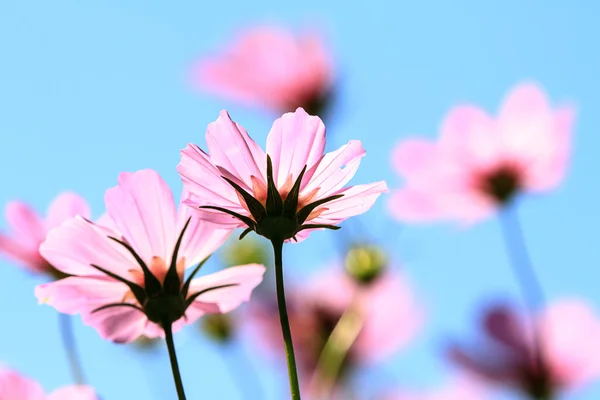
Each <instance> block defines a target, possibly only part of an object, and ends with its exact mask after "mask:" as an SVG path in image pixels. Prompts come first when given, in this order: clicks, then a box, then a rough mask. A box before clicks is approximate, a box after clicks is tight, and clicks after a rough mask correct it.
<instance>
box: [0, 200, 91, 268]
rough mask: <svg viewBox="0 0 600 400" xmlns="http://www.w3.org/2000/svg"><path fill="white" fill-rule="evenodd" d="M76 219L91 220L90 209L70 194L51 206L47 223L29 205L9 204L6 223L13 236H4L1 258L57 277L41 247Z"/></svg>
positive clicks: (17, 202) (47, 214)
mask: <svg viewBox="0 0 600 400" xmlns="http://www.w3.org/2000/svg"><path fill="white" fill-rule="evenodd" d="M76 215H81V216H82V217H84V218H89V216H90V209H89V207H88V204H87V203H86V201H85V200H84V199H83V198H81V197H80V196H78V195H77V194H75V193H70V192H65V193H62V194H60V195H59V196H58V197H57V198H56V199H55V200H54V201H53V202H52V204H50V207H49V208H48V212H47V213H46V218H45V219H43V218H42V217H40V216H39V215H38V213H36V212H35V211H34V210H33V209H32V208H31V207H30V206H29V205H27V204H25V203H22V202H20V201H12V202H10V203H8V205H7V206H6V220H7V221H8V224H9V226H10V228H11V229H12V232H11V234H10V235H7V234H3V233H0V254H4V255H5V256H7V257H9V258H11V259H12V260H14V261H16V262H18V263H19V264H20V265H22V266H23V267H24V268H26V269H28V270H29V271H31V272H35V273H48V274H54V273H55V272H57V271H56V270H55V269H54V268H53V267H52V266H51V265H50V264H49V263H48V262H47V261H46V260H44V258H43V257H42V256H41V255H40V252H39V247H40V244H42V242H43V241H44V239H45V238H46V234H47V233H48V231H49V230H50V229H52V228H55V227H57V226H59V225H60V224H61V223H62V222H64V221H65V220H67V219H68V218H71V217H74V216H76Z"/></svg>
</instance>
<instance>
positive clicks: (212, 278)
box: [188, 264, 265, 323]
mask: <svg viewBox="0 0 600 400" xmlns="http://www.w3.org/2000/svg"><path fill="white" fill-rule="evenodd" d="M264 273H265V267H264V266H262V265H259V264H248V265H242V266H237V267H229V268H226V269H224V270H221V271H218V272H215V273H213V274H210V275H205V276H202V277H200V278H196V279H194V280H193V281H192V283H191V285H190V291H189V294H190V295H193V294H194V293H198V292H200V291H202V290H205V289H208V288H211V287H215V286H221V285H229V284H235V285H236V286H231V287H227V288H222V289H216V290H211V291H209V292H207V293H205V294H202V295H200V296H198V298H197V299H196V301H195V302H194V303H192V305H191V306H190V308H193V309H200V310H204V309H205V304H209V305H213V304H214V305H216V306H217V307H218V311H219V312H221V313H228V312H230V311H232V310H234V309H235V308H237V307H239V306H240V305H241V304H242V303H243V302H246V301H248V300H250V295H251V294H252V290H254V288H255V287H256V286H258V285H259V284H260V282H261V281H262V278H263V275H264ZM190 311H192V312H193V310H190ZM214 311H215V309H214V308H211V309H209V310H208V312H214ZM192 317H193V315H192V316H191V317H190V316H189V315H188V320H189V322H190V323H191V322H193V321H192V320H191V318H192Z"/></svg>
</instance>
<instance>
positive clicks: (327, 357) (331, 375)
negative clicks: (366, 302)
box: [311, 292, 364, 399]
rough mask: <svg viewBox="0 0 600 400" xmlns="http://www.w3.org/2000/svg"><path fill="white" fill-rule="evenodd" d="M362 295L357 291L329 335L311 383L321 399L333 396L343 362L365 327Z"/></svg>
mask: <svg viewBox="0 0 600 400" xmlns="http://www.w3.org/2000/svg"><path fill="white" fill-rule="evenodd" d="M360 296H361V293H360V292H356V294H355V295H354V300H353V301H352V304H351V305H350V306H349V307H348V309H347V310H346V311H345V312H344V314H343V315H342V317H341V318H340V320H339V321H338V323H337V324H336V326H335V328H334V329H333V331H332V332H331V334H330V335H329V338H328V339H327V342H325V346H324V347H323V350H322V351H321V354H320V356H319V360H318V362H317V367H316V368H315V372H314V375H313V381H312V385H311V387H312V388H313V389H314V390H316V393H317V395H318V398H319V399H321V398H322V399H330V398H331V397H332V392H333V389H334V388H335V384H336V381H337V378H338V376H339V373H340V371H341V369H342V365H343V362H344V360H345V359H346V357H347V355H348V352H349V351H350V348H351V347H352V345H353V344H354V343H355V342H356V339H357V338H358V335H359V334H360V331H361V330H362V328H363V325H364V316H363V312H362V310H361V308H360Z"/></svg>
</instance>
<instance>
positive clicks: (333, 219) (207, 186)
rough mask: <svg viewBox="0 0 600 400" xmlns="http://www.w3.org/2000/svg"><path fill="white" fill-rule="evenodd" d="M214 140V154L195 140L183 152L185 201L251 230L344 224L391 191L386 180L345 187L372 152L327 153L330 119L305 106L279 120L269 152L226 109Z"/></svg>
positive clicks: (281, 233)
mask: <svg viewBox="0 0 600 400" xmlns="http://www.w3.org/2000/svg"><path fill="white" fill-rule="evenodd" d="M206 142H207V145H208V149H209V152H210V155H209V154H207V153H205V152H204V151H202V150H201V149H200V148H199V147H198V146H196V145H192V144H189V145H188V146H187V147H186V148H185V149H184V150H182V152H181V163H180V164H179V166H178V167H177V168H178V171H179V173H180V174H181V177H182V180H183V183H184V187H185V189H186V191H187V193H188V197H187V199H185V200H184V202H185V204H188V205H190V206H192V207H195V208H196V209H198V216H199V217H200V218H202V219H205V220H209V221H212V222H215V223H219V224H222V225H223V226H228V227H231V228H237V227H245V228H248V229H247V230H246V231H245V232H244V234H245V233H247V232H249V231H251V230H254V231H256V232H257V233H258V234H260V235H263V236H265V237H267V238H268V239H270V240H273V239H276V240H284V239H285V240H288V239H292V238H295V239H296V240H301V239H303V238H305V237H306V236H308V234H309V232H310V231H311V230H313V229H321V228H330V229H337V228H338V227H337V226H336V225H337V224H339V223H340V222H342V221H344V220H345V219H347V218H349V217H352V216H355V215H358V214H362V213H364V212H365V211H367V210H368V209H369V208H370V207H371V206H372V205H373V203H374V202H375V200H376V199H377V198H378V197H379V195H380V194H381V193H383V192H385V191H387V186H386V184H385V182H383V181H381V182H376V183H371V184H367V185H357V186H351V187H344V186H345V185H346V184H347V183H348V181H350V179H351V178H352V177H353V176H354V174H355V172H356V170H357V169H358V166H359V164H360V159H361V158H362V157H363V156H364V155H365V151H364V149H363V147H362V145H361V143H360V142H359V141H356V140H353V141H350V142H349V143H348V144H346V145H344V146H342V147H341V148H340V149H338V150H336V151H333V152H331V153H327V154H325V155H323V151H324V149H325V126H324V125H323V122H322V121H321V119H320V118H319V117H315V116H310V115H308V114H307V113H306V112H305V111H304V110H303V109H301V108H299V109H298V110H296V112H294V113H286V114H284V115H283V116H282V117H281V118H279V119H277V120H276V121H275V123H274V124H273V127H272V128H271V131H270V133H269V136H268V138H267V152H266V153H265V152H264V151H263V150H262V149H261V148H260V147H259V146H258V145H257V144H256V143H255V142H254V141H253V140H252V139H251V138H250V137H249V136H248V133H247V132H246V131H245V130H244V128H242V127H241V126H240V125H238V124H236V123H235V122H233V121H232V120H231V118H230V117H229V115H228V114H227V112H226V111H222V112H221V115H220V116H219V118H218V119H217V121H216V122H213V123H211V124H209V125H208V129H207V132H206ZM199 207H200V208H199ZM244 234H243V235H244ZM243 235H242V236H243Z"/></svg>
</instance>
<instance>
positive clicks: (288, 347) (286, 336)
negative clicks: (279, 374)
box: [271, 240, 300, 400]
mask: <svg viewBox="0 0 600 400" xmlns="http://www.w3.org/2000/svg"><path fill="white" fill-rule="evenodd" d="M271 243H272V245H273V252H274V253H275V283H276V287H277V306H278V308H279V322H280V323H281V332H282V334H283V341H284V343H285V356H286V359H287V366H288V376H289V380H290V393H291V395H292V400H300V385H299V384H298V371H297V369H296V356H295V355H294V345H293V343H292V332H291V331H290V321H289V318H288V313H287V307H286V304H285V288H284V285H283V260H282V259H283V256H282V252H283V240H271Z"/></svg>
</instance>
